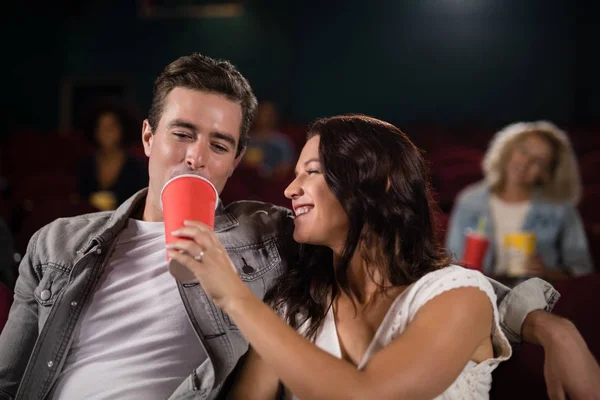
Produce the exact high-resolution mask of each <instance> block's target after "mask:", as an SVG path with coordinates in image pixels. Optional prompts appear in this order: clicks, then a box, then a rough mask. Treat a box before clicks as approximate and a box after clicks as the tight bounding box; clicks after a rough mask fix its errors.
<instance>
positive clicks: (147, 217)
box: [131, 189, 163, 222]
mask: <svg viewBox="0 0 600 400" xmlns="http://www.w3.org/2000/svg"><path fill="white" fill-rule="evenodd" d="M131 218H134V219H141V220H142V221H146V222H162V221H163V214H162V211H161V210H160V208H159V207H158V206H156V205H155V204H154V203H153V202H152V201H150V189H148V196H146V201H145V202H144V206H143V207H142V205H141V204H140V206H139V207H138V208H137V209H136V210H135V211H134V213H133V214H132V215H131Z"/></svg>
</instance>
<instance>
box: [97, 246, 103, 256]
mask: <svg viewBox="0 0 600 400" xmlns="http://www.w3.org/2000/svg"><path fill="white" fill-rule="evenodd" d="M96 254H98V255H100V254H102V249H101V248H100V247H98V249H97V250H96Z"/></svg>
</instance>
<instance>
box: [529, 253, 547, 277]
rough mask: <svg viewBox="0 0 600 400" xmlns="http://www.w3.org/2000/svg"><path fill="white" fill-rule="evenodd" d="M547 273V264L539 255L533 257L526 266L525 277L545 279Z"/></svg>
mask: <svg viewBox="0 0 600 400" xmlns="http://www.w3.org/2000/svg"><path fill="white" fill-rule="evenodd" d="M546 273H547V268H546V264H544V260H542V258H541V257H540V256H538V255H535V256H531V257H530V258H529V261H528V262H527V264H526V265H525V275H527V276H536V277H539V278H544V277H545V276H546Z"/></svg>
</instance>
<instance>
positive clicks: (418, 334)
mask: <svg viewBox="0 0 600 400" xmlns="http://www.w3.org/2000/svg"><path fill="white" fill-rule="evenodd" d="M224 310H225V312H227V313H228V314H229V315H230V317H231V318H232V319H233V320H234V321H235V323H236V324H237V325H238V327H239V328H240V329H241V330H242V332H243V334H244V336H245V337H246V338H247V339H248V340H249V341H250V343H252V346H253V347H254V348H255V350H256V351H257V353H258V354H260V356H261V357H262V358H263V359H264V360H265V362H266V363H267V364H269V365H270V366H271V367H272V368H273V370H275V371H277V374H278V375H279V377H280V378H281V380H282V381H283V382H284V384H285V385H286V386H287V387H289V388H290V389H291V391H292V392H294V394H295V395H297V396H298V397H300V398H302V399H352V398H361V399H364V398H367V397H369V398H377V399H398V398H403V399H429V398H433V397H435V396H437V395H439V394H441V393H442V392H443V391H444V390H445V389H447V388H448V387H449V386H450V385H451V384H452V382H454V380H456V378H457V377H458V375H459V374H460V372H461V371H462V370H463V368H464V367H465V365H466V364H467V362H468V361H469V359H470V358H471V356H472V355H473V353H474V352H475V350H476V349H477V348H478V347H479V346H480V345H481V343H482V342H483V341H484V340H485V339H486V338H489V336H490V332H491V327H492V307H491V304H490V301H489V299H488V298H487V296H486V295H485V294H484V293H483V292H482V291H480V290H479V289H476V288H460V289H454V290H451V291H448V292H445V293H443V294H441V295H439V296H438V297H436V298H434V299H433V300H431V301H429V302H428V303H427V304H426V305H425V306H423V307H422V308H421V309H420V310H419V311H418V312H417V314H416V316H415V319H414V320H413V321H412V322H411V324H410V325H409V326H408V328H407V329H406V330H405V331H404V333H403V334H402V335H401V336H400V337H398V338H397V339H396V340H394V341H393V342H392V344H390V345H389V346H387V347H385V348H384V349H383V350H381V351H380V352H379V353H377V354H376V355H375V356H374V357H373V358H372V359H371V360H370V361H369V363H368V364H367V366H366V367H365V368H364V370H362V371H358V370H357V369H356V366H354V365H352V364H350V363H348V362H346V361H343V360H340V359H338V358H335V357H333V356H331V355H330V354H328V353H326V352H324V351H323V350H321V349H319V348H318V347H316V346H315V345H314V344H312V343H310V342H308V341H307V340H306V339H304V338H303V337H302V336H300V335H299V334H298V333H296V332H295V331H294V330H292V329H291V328H290V327H289V326H287V325H286V324H285V323H283V322H282V321H281V320H280V319H279V317H278V316H277V315H276V314H275V313H273V311H271V309H270V308H268V307H267V306H266V305H265V304H264V303H262V302H261V301H260V300H258V299H257V298H256V297H254V296H253V295H251V294H250V296H244V297H237V296H236V297H233V298H232V299H231V301H230V302H227V303H226V307H225V309H224ZM265 327H268V329H265Z"/></svg>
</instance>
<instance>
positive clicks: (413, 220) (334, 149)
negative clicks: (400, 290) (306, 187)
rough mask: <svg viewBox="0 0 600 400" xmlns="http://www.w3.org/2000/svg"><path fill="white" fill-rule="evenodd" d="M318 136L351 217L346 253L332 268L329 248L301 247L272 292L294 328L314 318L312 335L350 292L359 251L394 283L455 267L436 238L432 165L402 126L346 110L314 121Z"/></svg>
mask: <svg viewBox="0 0 600 400" xmlns="http://www.w3.org/2000/svg"><path fill="white" fill-rule="evenodd" d="M314 136H319V137H320V144H319V158H320V161H321V168H322V171H323V173H324V175H325V181H326V183H327V185H328V186H329V189H330V190H331V191H332V192H333V194H334V195H335V197H336V198H337V200H338V201H339V202H340V204H341V205H342V207H343V209H344V210H345V212H346V214H347V216H348V219H349V224H348V225H349V229H348V234H347V237H346V241H345V244H344V249H343V253H342V255H341V257H340V259H339V262H338V263H337V265H336V268H335V270H334V268H333V253H332V251H331V250H330V249H329V248H326V247H322V246H311V245H302V246H301V248H300V253H299V257H298V261H297V263H296V264H295V265H293V266H291V268H290V270H289V271H288V272H287V273H286V274H284V275H283V276H282V277H281V278H280V279H279V281H278V283H277V284H276V285H275V287H274V288H273V289H272V290H271V291H270V293H269V294H268V295H267V300H268V301H269V302H270V303H271V304H272V305H273V306H274V307H276V308H278V309H280V310H283V316H284V318H285V319H286V320H287V322H288V323H289V324H290V325H291V326H292V327H294V328H296V329H297V328H298V327H299V326H300V325H302V324H303V323H304V322H305V321H307V320H310V322H309V325H308V328H307V330H306V336H307V337H309V338H310V339H314V338H315V336H316V334H317V331H318V329H319V327H320V326H321V324H322V322H323V319H324V317H325V315H326V313H327V310H328V308H329V307H330V305H331V304H332V301H333V299H335V298H336V296H337V294H338V293H339V291H340V290H342V291H344V292H346V293H348V294H349V285H348V268H349V267H350V261H351V259H352V256H353V255H354V254H355V253H356V252H357V251H358V252H359V254H360V255H361V257H363V258H364V259H365V260H366V261H367V262H368V263H369V264H370V265H372V266H373V267H374V268H376V269H377V272H378V273H379V276H380V277H381V278H382V279H383V280H384V282H388V283H389V284H391V285H392V286H401V285H409V284H411V283H413V282H415V281H416V280H418V279H419V278H421V277H422V276H423V275H425V274H427V273H428V272H430V271H433V270H436V269H439V268H442V267H444V266H447V265H448V264H449V261H448V258H447V257H446V253H445V251H444V250H443V249H442V247H441V246H440V245H439V244H438V243H437V240H436V232H435V222H434V214H433V213H434V211H435V210H436V209H435V203H434V202H433V200H432V196H431V192H430V185H429V180H428V168H427V167H426V165H425V162H424V160H423V158H422V157H421V154H420V151H419V150H418V149H417V148H416V147H415V145H414V144H413V143H412V142H411V141H410V140H409V139H408V137H407V136H406V135H405V134H404V133H403V132H402V131H401V130H400V129H398V128H396V127H395V126H393V125H391V124H389V123H387V122H383V121H380V120H377V119H375V118H371V117H367V116H363V115H345V116H336V117H331V118H324V119H319V120H317V121H316V122H314V123H313V124H312V125H311V127H310V129H309V134H308V139H310V138H312V137H314ZM369 273H370V274H371V276H374V274H373V271H370V272H369ZM378 283H379V284H380V285H381V286H382V287H383V282H378Z"/></svg>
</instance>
